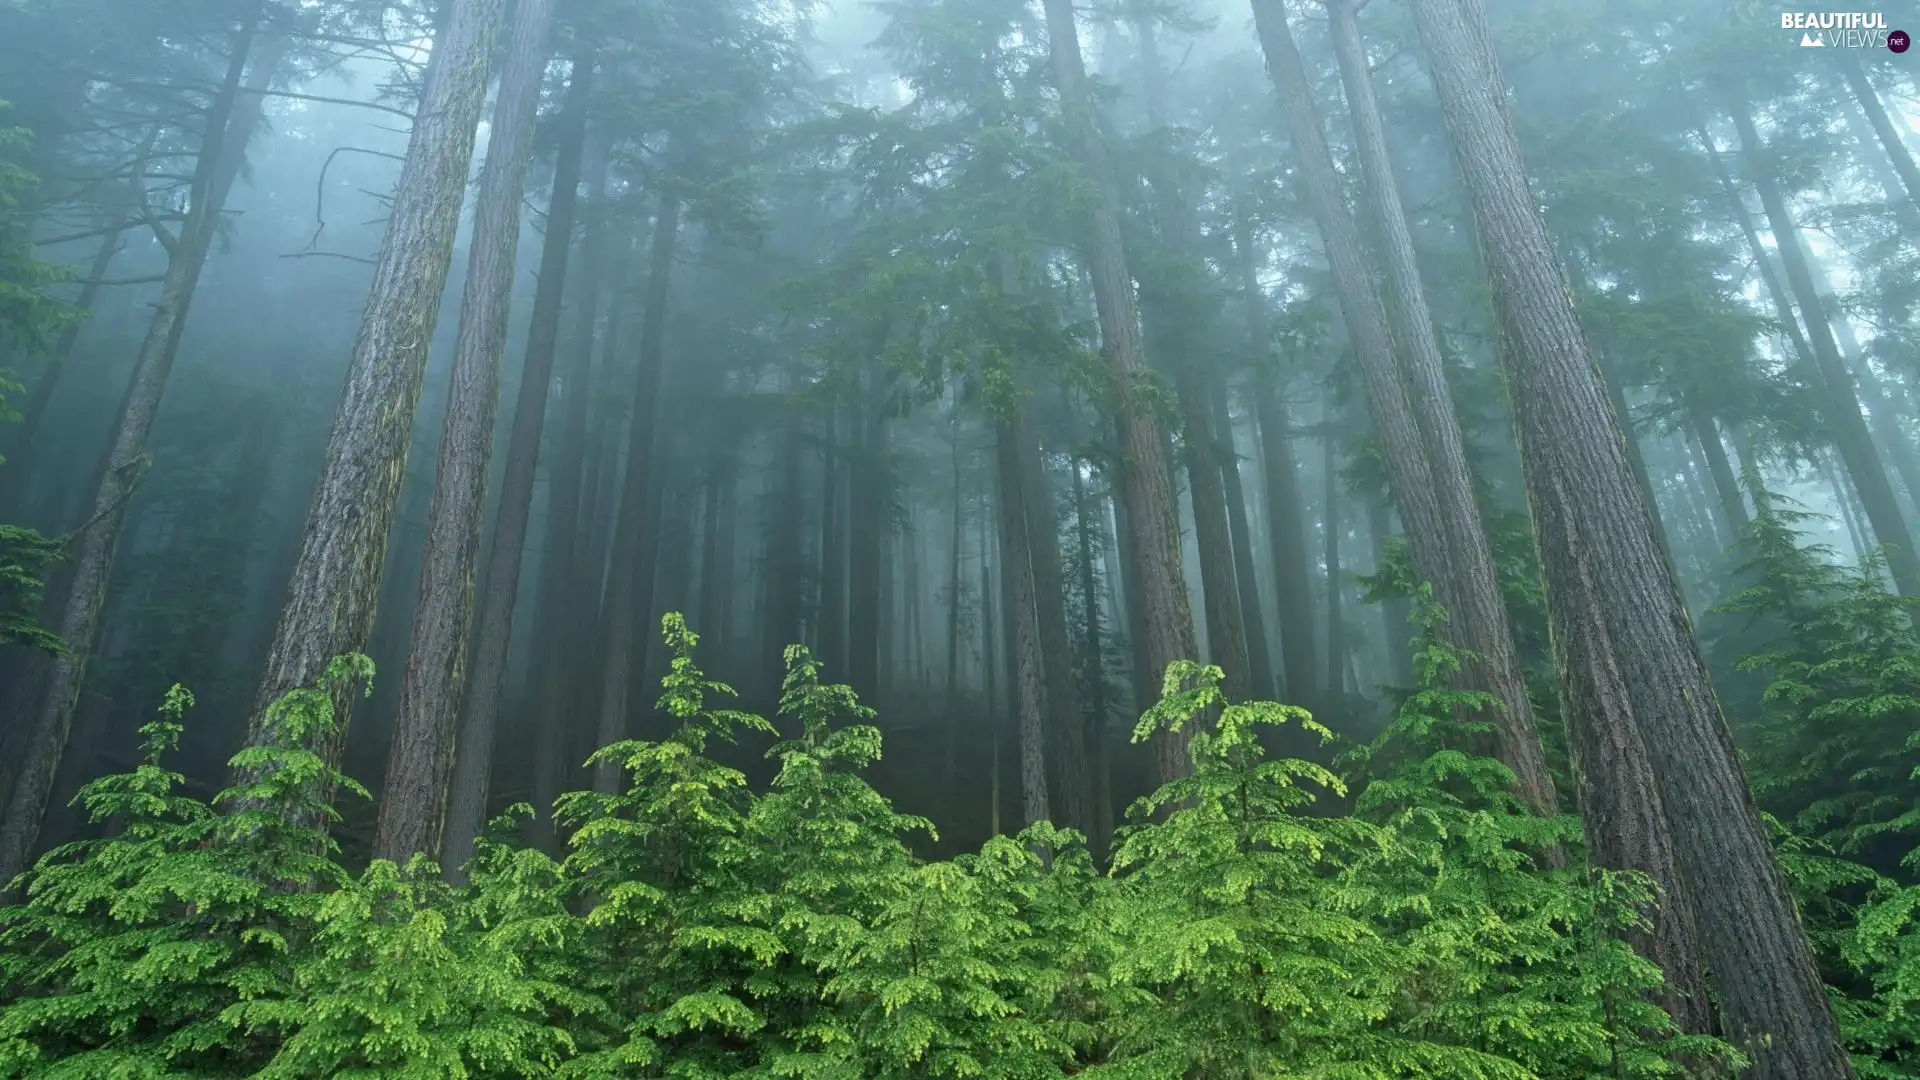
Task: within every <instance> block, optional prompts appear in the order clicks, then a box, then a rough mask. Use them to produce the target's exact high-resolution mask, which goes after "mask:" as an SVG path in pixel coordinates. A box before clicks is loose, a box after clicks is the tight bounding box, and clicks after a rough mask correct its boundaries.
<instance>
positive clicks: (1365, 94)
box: [1282, 0, 1559, 814]
mask: <svg viewBox="0 0 1920 1080" xmlns="http://www.w3.org/2000/svg"><path fill="white" fill-rule="evenodd" d="M1354 11H1355V7H1354V0H1332V2H1330V3H1329V4H1328V5H1327V18H1328V25H1329V29H1330V31H1331V33H1332V36H1333V46H1334V53H1335V55H1336V56H1337V58H1338V59H1339V64H1340V75H1341V81H1342V83H1343V85H1344V86H1345V87H1346V93H1347V107H1348V113H1349V114H1350V116H1351V117H1352V121H1353V130H1354V136H1355V144H1356V147H1357V149H1358V151H1359V158H1360V173H1361V176H1362V177H1363V178H1364V180H1365V187H1366V190H1367V196H1368V201H1369V202H1370V203H1371V205H1372V207H1373V217H1374V221H1375V223H1376V224H1377V225H1378V227H1379V230H1380V237H1381V248H1382V253H1383V255H1384V258H1385V262H1386V271H1387V273H1386V279H1387V302H1386V313H1387V317H1388V319H1389V321H1390V323H1391V325H1392V327H1393V329H1394V331H1395V332H1396V334H1397V336H1398V338H1399V341H1400V344H1401V346H1402V347H1403V349H1404V350H1405V352H1404V354H1403V355H1404V361H1405V362H1404V365H1403V366H1404V369H1405V371H1406V375H1407V383H1408V387H1409V390H1410V392H1411V396H1412V404H1413V416H1414V421H1415V423H1416V424H1418V425H1419V428H1420V434H1421V439H1422V442H1423V443H1424V445H1425V446H1426V449H1427V453H1428V461H1429V464H1430V467H1431V469H1432V475H1433V482H1434V485H1435V487H1436V489H1437V491H1438V502H1439V504H1440V505H1439V509H1440V513H1441V525H1442V527H1443V528H1444V529H1445V533H1444V537H1445V542H1446V551H1447V555H1448V556H1449V557H1450V559H1451V563H1450V566H1451V570H1452V574H1453V581H1452V583H1451V584H1450V585H1449V586H1448V587H1447V588H1446V589H1445V591H1444V593H1443V596H1444V597H1445V600H1444V602H1445V603H1446V606H1447V613H1448V616H1449V619H1448V624H1447V632H1448V634H1449V636H1453V637H1455V638H1457V640H1458V641H1459V642H1460V643H1461V644H1462V645H1464V646H1465V647H1466V651H1467V653H1468V654H1469V655H1470V656H1471V657H1472V659H1470V660H1468V661H1467V666H1466V668H1465V670H1463V672H1462V674H1463V675H1464V676H1465V678H1466V681H1467V685H1469V686H1472V687H1473V688H1475V689H1481V690H1486V691H1488V692H1489V693H1491V694H1493V696H1494V697H1495V698H1496V699H1497V700H1498V701H1499V703H1500V704H1499V708H1498V710H1497V713H1496V715H1494V716H1493V717H1491V719H1492V721H1493V725H1494V730H1495V732H1496V733H1497V734H1496V740H1497V747H1496V750H1497V754H1498V756H1499V758H1500V760H1501V761H1503V762H1505V763H1506V764H1507V767H1508V768H1510V769H1512V770H1513V772H1514V776H1515V778H1516V781H1517V783H1516V791H1517V792H1518V794H1519V795H1520V797H1521V798H1522V799H1524V800H1526V802H1527V804H1528V805H1529V806H1531V807H1533V809H1534V810H1535V811H1536V812H1538V813H1542V814H1554V813H1557V812H1558V811H1559V807H1558V805H1557V803H1558V800H1557V798H1556V796H1555V793H1554V789H1553V774H1552V773H1551V772H1549V771H1548V769H1547V760H1546V755H1545V753H1544V752H1543V751H1542V749H1541V746H1540V732H1539V730H1538V729H1537V728H1536V727H1535V726H1534V722H1533V703H1532V702H1531V701H1530V700H1529V699H1528V697H1527V684H1526V677H1525V675H1524V674H1523V673H1522V672H1521V670H1520V658H1519V655H1518V653H1517V652H1516V651H1515V650H1514V647H1513V630H1512V628H1511V626H1510V625H1509V621H1508V618H1507V608H1506V603H1505V601H1504V599H1503V598H1502V597H1501V595H1500V580H1499V573H1498V571H1497V570H1496V568H1495V566H1494V561H1493V546H1492V545H1491V544H1490V543H1489V542H1488V541H1487V532H1486V527H1485V525H1484V523H1483V522H1482V520H1481V516H1480V504H1479V499H1478V496H1477V495H1476V493H1475V491H1474V483H1473V475H1472V473H1471V472H1470V471H1469V469H1468V467H1467V455H1466V438H1465V436H1464V435H1463V434H1462V433H1461V431H1460V420H1459V417H1458V416H1457V415H1456V413H1455V411H1454V407H1453V394H1452V391H1451V390H1450V389H1449V387H1448V386H1447V378H1446V370H1445V365H1444V363H1443V362H1442V360H1441V355H1440V342H1439V340H1438V338H1437V337H1436V336H1435V333H1434V329H1433V327H1434V322H1433V313H1432V312H1431V311H1430V310H1429V309H1428V307H1427V298H1426V290H1425V288H1424V287H1423V286H1422V285H1421V282H1420V271H1419V267H1418V264H1417V261H1416V256H1415V253H1414V247H1413V235H1412V232H1411V230H1410V229H1409V228H1408V226H1407V215H1406V209H1405V207H1404V206H1402V204H1401V201H1400V191H1399V187H1398V186H1397V184H1396V183H1395V181H1394V172H1393V161H1392V159H1391V158H1390V157H1389V156H1388V152H1387V137H1386V129H1385V125H1384V124H1383V123H1382V122H1381V118H1380V109H1379V106H1378V105H1377V104H1376V102H1375V101H1374V96H1373V82H1372V77H1371V75H1369V73H1368V67H1367V57H1366V52H1365V49H1364V48H1363V47H1362V45H1361V42H1360V30H1359V27H1358V26H1357V25H1356V24H1355V22H1354ZM1283 28H1284V23H1283ZM1282 50H1283V52H1285V51H1287V50H1286V48H1285V44H1284V43H1282Z"/></svg>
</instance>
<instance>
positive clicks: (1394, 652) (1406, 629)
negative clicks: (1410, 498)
mask: <svg viewBox="0 0 1920 1080" xmlns="http://www.w3.org/2000/svg"><path fill="white" fill-rule="evenodd" d="M1389 516H1390V515H1389V508H1388V506H1387V503H1386V501H1385V500H1383V499H1368V500H1367V534H1368V536H1369V537H1370V538H1371V539H1372V541H1373V572H1374V573H1376V574H1378V573H1380V571H1381V570H1382V569H1384V568H1385V566H1386V563H1387V538H1388V537H1389V536H1391V535H1392V534H1393V527H1392V525H1391V523H1390V522H1389V521H1388V518H1389ZM1380 624H1381V630H1382V631H1383V632H1384V633H1385V634H1386V641H1387V663H1388V664H1389V665H1390V666H1391V667H1392V677H1393V678H1394V679H1396V680H1398V682H1399V683H1401V684H1405V685H1412V680H1413V646H1412V636H1413V604H1412V603H1411V602H1410V601H1409V600H1408V599H1407V598H1406V597H1404V596H1395V597H1392V598H1390V599H1388V600H1386V601H1385V602H1383V603H1382V604H1381V605H1380Z"/></svg>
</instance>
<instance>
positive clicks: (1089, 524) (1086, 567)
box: [1073, 459, 1113, 866]
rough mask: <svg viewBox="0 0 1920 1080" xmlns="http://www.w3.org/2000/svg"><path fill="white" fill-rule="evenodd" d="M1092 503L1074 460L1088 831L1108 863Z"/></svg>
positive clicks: (1108, 789) (1109, 805) (1109, 797)
mask: <svg viewBox="0 0 1920 1080" xmlns="http://www.w3.org/2000/svg"><path fill="white" fill-rule="evenodd" d="M1092 513H1093V511H1092V507H1091V504H1090V501H1089V500H1088V498H1087V487H1086V481H1085V479H1084V478H1083V477H1082V476H1081V475H1080V462H1079V461H1078V460H1077V459H1076V460H1075V461H1074V462H1073V517H1074V531H1075V534H1076V537H1075V538H1076V539H1077V541H1078V545H1079V554H1080V567H1079V569H1080V602H1081V605H1082V608H1083V613H1084V615H1085V617H1086V626H1087V635H1086V656H1085V669H1084V671H1085V674H1084V676H1083V677H1084V678H1085V679H1086V681H1087V694H1088V714H1087V724H1086V732H1087V734H1086V741H1087V746H1088V749H1089V758H1090V762H1089V764H1091V765H1092V767H1093V831H1092V832H1091V833H1089V834H1088V836H1087V840H1088V844H1089V846H1090V847H1091V848H1092V849H1093V859H1094V864H1095V865H1096V866H1103V865H1105V864H1106V857H1107V840H1108V838H1109V837H1110V836H1111V835H1112V833H1113V776H1112V769H1111V767H1110V765H1109V763H1108V760H1107V672H1106V642H1105V639H1104V635H1103V634H1102V633H1101V628H1100V591H1099V587H1098V584H1097V579H1096V576H1095V574H1094V566H1093V548H1094V544H1093V530H1094V524H1093V521H1092Z"/></svg>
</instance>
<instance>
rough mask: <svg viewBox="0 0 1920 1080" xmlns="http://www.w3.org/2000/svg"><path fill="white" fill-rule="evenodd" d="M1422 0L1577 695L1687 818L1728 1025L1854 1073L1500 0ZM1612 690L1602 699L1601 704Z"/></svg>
mask: <svg viewBox="0 0 1920 1080" xmlns="http://www.w3.org/2000/svg"><path fill="white" fill-rule="evenodd" d="M1412 7H1413V11H1414V15H1415V18H1416V20H1417V23H1418V27H1419V33H1420V38H1421V40H1422V42H1423V43H1424V44H1425V45H1426V51H1427V55H1428V59H1429V67H1430V70H1431V72H1432V75H1433V79H1434V83H1435V86H1436V89H1437V91H1438V94H1439V99H1440V103H1441V107H1442V111H1443V113H1444V115H1445V117H1446V123H1447V128H1448V131H1449V132H1450V133H1451V134H1452V137H1453V142H1454V149H1455V156H1456V159H1457V162H1458V165H1459V167H1460V170H1461V172H1462V174H1463V175H1464V178H1465V181H1466V189H1467V193H1468V196H1469V199H1470V201H1471V203H1472V205H1473V211H1474V220H1475V223H1476V225H1477V226H1478V231H1479V234H1480V242H1481V247H1482V250H1483V251H1484V253H1485V258H1486V263H1487V270H1488V273H1489V275H1490V277H1491V280H1492V284H1493V298H1494V307H1495V316H1496V325H1497V326H1498V327H1499V330H1500V333H1501V338H1502V341H1501V345H1502V347H1501V349H1500V350H1499V352H1500V358H1501V364H1502V367H1503V369H1504V370H1505V373H1506V377H1507V382H1508V385H1509V387H1510V389H1511V396H1512V400H1513V402H1514V408H1515V414H1516V421H1517V426H1518V428H1519V433H1520V444H1521V453H1522V459H1523V462H1524V464H1525V471H1526V479H1527V490H1528V495H1529V499H1530V502H1531V504H1532V507H1533V512H1534V514H1535V517H1536V523H1537V525H1538V527H1539V536H1540V542H1541V556H1542V558H1541V564H1542V570H1543V574H1544V577H1545V581H1546V588H1547V600H1548V607H1549V610H1550V611H1551V612H1552V613H1553V620H1554V626H1555V628H1556V633H1555V635H1554V640H1555V646H1556V649H1557V650H1558V651H1559V652H1560V656H1559V657H1558V659H1559V660H1560V661H1561V665H1560V666H1561V672H1562V680H1563V687H1562V697H1563V711H1564V714H1565V715H1566V716H1567V718H1568V722H1569V723H1570V724H1585V725H1595V724H1599V723H1604V722H1605V721H1606V720H1607V719H1608V718H1609V717H1612V718H1614V719H1615V722H1616V723H1624V722H1625V721H1626V718H1628V717H1631V719H1632V722H1633V726H1634V728H1635V730H1636V731H1637V733H1638V734H1639V736H1640V738H1641V739H1642V741H1643V742H1644V744H1645V746H1646V749H1647V751H1648V758H1649V760H1650V762H1651V764H1652V767H1653V774H1654V778H1655V782H1656V783H1655V786H1656V787H1657V788H1658V790H1659V792H1660V797H1661V801H1662V804H1663V806H1664V809H1665V813H1666V816H1667V817H1668V819H1669V821H1670V823H1671V829H1672V831H1671V836H1672V838H1673V842H1674V855H1675V861H1676V862H1677V863H1678V864H1679V867H1680V870H1681V877H1682V882H1683V883H1684V888H1685V892H1686V893H1687V895H1688V897H1689V898H1690V899H1691V900H1692V903H1693V908H1694V912H1695V914H1696V916H1697V917H1698V920H1699V927H1700V932H1701V940H1702V943H1703V945H1704V952H1705V956H1706V961H1707V967H1708V969H1709V970H1711V971H1712V972H1713V976H1714V985H1715V989H1716V990H1717V991H1718V995H1719V1002H1720V1005H1721V1008H1722V1013H1723V1016H1724V1018H1725V1020H1726V1022H1727V1028H1728V1031H1729V1033H1730V1034H1731V1035H1732V1037H1733V1038H1734V1039H1735V1040H1736V1041H1737V1042H1739V1043H1740V1044H1741V1045H1742V1046H1743V1048H1744V1049H1746V1050H1747V1051H1748V1052H1749V1053H1750V1054H1751V1055H1752V1056H1753V1058H1754V1069H1753V1076H1754V1077H1755V1078H1757V1080H1832V1078H1840V1077H1851V1076H1852V1075H1853V1070H1852V1067H1851V1066H1850V1064H1849V1063H1848V1061H1847V1056H1846V1053H1845V1052H1844V1050H1843V1049H1842V1048H1841V1046H1840V1042H1839V1034H1838V1031H1837V1028H1836V1025H1835V1023H1834V1018H1833V1012H1832V1009H1831V1007H1830V1006H1829V1005H1828V1002H1827V997H1826V990H1825V988H1824V987H1823V986H1822V985H1821V982H1820V976H1819V973H1818V971H1817V970H1816V969H1815V967H1814V962H1813V956H1812V953H1811V950H1810V949H1809V948H1808V945H1807V940H1806V935H1805V933H1804V931H1802V929H1801V927H1800V923H1799V919H1798V916H1797V913H1796V912H1795V910H1794V906H1793V901H1792V898H1791V897H1790V896H1789V894H1788V892H1787V888H1786V882H1785V880H1784V879H1783V877H1782V876H1781V874H1780V871H1779V868H1778V867H1777V866H1776V865H1775V863H1774V859H1773V851H1772V848H1771V846H1770V845H1769V843H1768V840H1767V835H1766V831H1765V829H1764V827H1763V826H1762V824H1761V822H1760V818H1759V814H1758V813H1757V812H1756V810H1755V807H1754V804H1753V797H1752V794H1751V793H1750V791H1749V789H1748V787H1747V783H1746V777H1745V776H1744V775H1743V774H1742V770H1741V767H1740V762H1739V759H1738V757H1737V756H1736V753H1735V750H1734V746H1733V739H1732V736H1731V733H1730V732H1729V731H1728V729H1727V725H1726V721H1725V719H1724V718H1723V717H1722V716H1721V714H1720V707H1719V700H1718V698H1717V697H1716V696H1715V693H1714V688H1713V683H1712V681H1711V679H1710V678H1709V677H1708V674H1707V668H1706V664H1705V662H1704V660H1703V659H1702V657H1701V655H1700V648H1699V644H1698V642H1697V641H1696V640H1695V638H1694V635H1693V630H1692V627H1691V626H1690V625H1689V623H1688V620H1687V615H1686V610H1685V608H1684V606H1683V604H1682V602H1681V598H1680V590H1679V588H1678V587H1677V585H1676V583H1675V580H1674V573H1673V568H1672V567H1671V566H1670V565H1669V564H1668V563H1667V562H1666V560H1665V559H1664V558H1663V557H1662V556H1661V554H1660V548H1659V545H1658V544H1657V543H1656V541H1655V540H1654V536H1653V521H1652V517H1651V515H1650V514H1649V513H1648V511H1647V506H1646V498H1645V496H1644V495H1643V494H1642V493H1641V491H1640V488H1639V485H1638V484H1637V483H1636V482H1635V481H1634V478H1633V474H1632V468H1631V466H1630V465H1629V464H1628V462H1627V459H1626V452H1625V450H1624V448H1623V441H1624V438H1625V433H1624V432H1623V431H1622V430H1621V427H1620V420H1619V418H1618V417H1617V416H1615V415H1614V414H1613V410H1612V409H1611V407H1610V406H1609V405H1608V403H1607V396H1606V388H1605V385H1604V382H1603V380H1602V378H1601V375H1600V373H1599V371H1598V369H1597V368H1596V366H1595V364H1594V359H1593V356H1592V354H1591V353H1590V352H1589V351H1588V349H1587V346H1586V342H1585V340H1584V337H1583V335H1582V332H1581V329H1580V324H1579V320H1578V317H1577V316H1576V314H1575V311H1574V304H1573V295H1572V291H1571V289H1570V288H1569V287H1568V284H1567V278H1566V274H1565V271H1564V269H1563V268H1562V266H1561V264H1560V261H1559V257H1558V256H1557V255H1556V253H1555V252H1554V249H1553V245H1552V242H1551V240H1550V239H1549V237H1548V234H1547V228H1546V223H1545V221H1544V220H1543V218H1542V215H1541V212H1540V207H1539V203H1538V202H1537V201H1536V199H1535V196H1534V194H1533V192H1532V191H1531V189H1530V188H1529V187H1528V185H1527V178H1526V170H1525V168H1524V166H1523V164H1522V162H1521V160H1520V152H1519V147H1518V143H1517V140H1516V138H1515V136H1514V131H1513V122H1512V117H1511V115H1510V114H1509V111H1508V105H1507V100H1506V80H1505V78H1504V77H1503V76H1502V75H1501V73H1500V70H1499V62H1498V60H1497V59H1496V58H1495V57H1494V56H1493V54H1492V48H1491V41H1492V35H1491V32H1490V31H1489V30H1488V28H1487V21H1486V12H1485V9H1484V8H1483V7H1482V6H1481V4H1480V3H1479V2H1478V0H1412ZM1570 637H1572V638H1574V639H1576V640H1578V641H1580V642H1582V643H1583V644H1585V643H1591V647H1593V648H1594V649H1597V650H1599V651H1600V653H1601V656H1602V657H1603V658H1604V660H1605V661H1610V662H1611V663H1612V664H1613V665H1615V666H1617V670H1618V680H1617V682H1613V683H1611V684H1609V683H1603V682H1600V681H1597V680H1595V679H1594V678H1593V677H1592V676H1591V674H1590V673H1591V672H1592V671H1594V670H1595V666H1596V663H1598V662H1599V661H1589V662H1586V663H1581V662H1580V660H1581V657H1580V656H1578V655H1577V654H1575V655H1570V649H1571V648H1572V643H1571V642H1570V641H1569V638H1570ZM1570 661H1571V662H1570ZM1602 670H1604V668H1602ZM1602 700H1604V701H1605V702H1607V704H1608V709H1607V710H1606V711H1605V712H1604V713H1602V712H1601V711H1600V710H1598V709H1597V708H1596V703H1597V702H1599V701H1602ZM1607 730H1609V729H1606V728H1599V727H1595V728H1594V731H1595V733H1601V732H1605V731H1607ZM1622 736H1623V737H1624V733H1622Z"/></svg>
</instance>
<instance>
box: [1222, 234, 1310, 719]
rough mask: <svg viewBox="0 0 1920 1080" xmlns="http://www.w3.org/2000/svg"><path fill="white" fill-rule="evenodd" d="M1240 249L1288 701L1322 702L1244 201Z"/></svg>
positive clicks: (1297, 502)
mask: <svg viewBox="0 0 1920 1080" xmlns="http://www.w3.org/2000/svg"><path fill="white" fill-rule="evenodd" d="M1233 245H1234V249H1235V253H1236V254H1237V255H1238V261H1239V263H1240V288H1241V292H1242V294H1243V297H1244V302H1245V304H1246V309H1247V337H1248V340H1249V341H1250V342H1251V344H1252V346H1253V352H1254V376H1253V378H1254V381H1253V402H1254V420H1255V426H1256V427H1257V428H1258V429H1259V438H1260V463H1261V469H1260V471H1261V475H1262V477H1263V478H1264V479H1265V483H1266V499H1265V501H1266V507H1267V537H1268V541H1267V542H1268V544H1269V545H1270V547H1271V549H1272V557H1273V591H1274V595H1275V600H1276V601H1277V605H1278V607H1279V615H1280V619H1279V622H1278V623H1276V624H1275V626H1276V628H1277V629H1278V630H1279V632H1280V669H1281V674H1282V676H1283V680H1284V685H1283V686H1281V687H1278V688H1277V689H1278V690H1279V692H1280V693H1281V694H1283V695H1284V696H1285V697H1286V699H1287V700H1289V701H1291V702H1293V703H1294V704H1296V705H1307V706H1309V707H1311V706H1313V705H1317V704H1318V703H1319V699H1320V695H1319V689H1318V686H1319V679H1320V676H1319V666H1318V662H1317V661H1316V660H1315V659H1314V657H1315V655H1316V653H1315V649H1314V644H1313V586H1312V584H1311V582H1310V581H1309V578H1308V573H1307V541H1306V523H1305V521H1304V520H1303V518H1304V515H1303V514H1302V512H1301V506H1302V503H1301V499H1300V476H1299V470H1298V468H1297V467H1296V465H1295V464H1294V458H1293V441H1292V440H1293V426H1292V422H1291V421H1290V419H1289V418H1288V416H1287V411H1286V407H1285V405H1284V404H1283V403H1282V402H1281V400H1280V386H1279V378H1278V376H1277V375H1276V374H1275V373H1274V371H1273V368H1274V366H1275V360H1274V358H1273V356H1272V351H1273V344H1272V342H1271V341H1270V340H1269V337H1268V331H1267V297H1266V293H1265V292H1264V291H1263V290H1262V289H1261V288H1260V276H1259V257H1258V256H1257V255H1256V254H1255V252H1254V240H1253V223H1252V220H1251V218H1250V217H1249V216H1248V214H1247V211H1246V206H1245V205H1244V203H1238V202H1236V204H1235V206H1234V240H1233Z"/></svg>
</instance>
